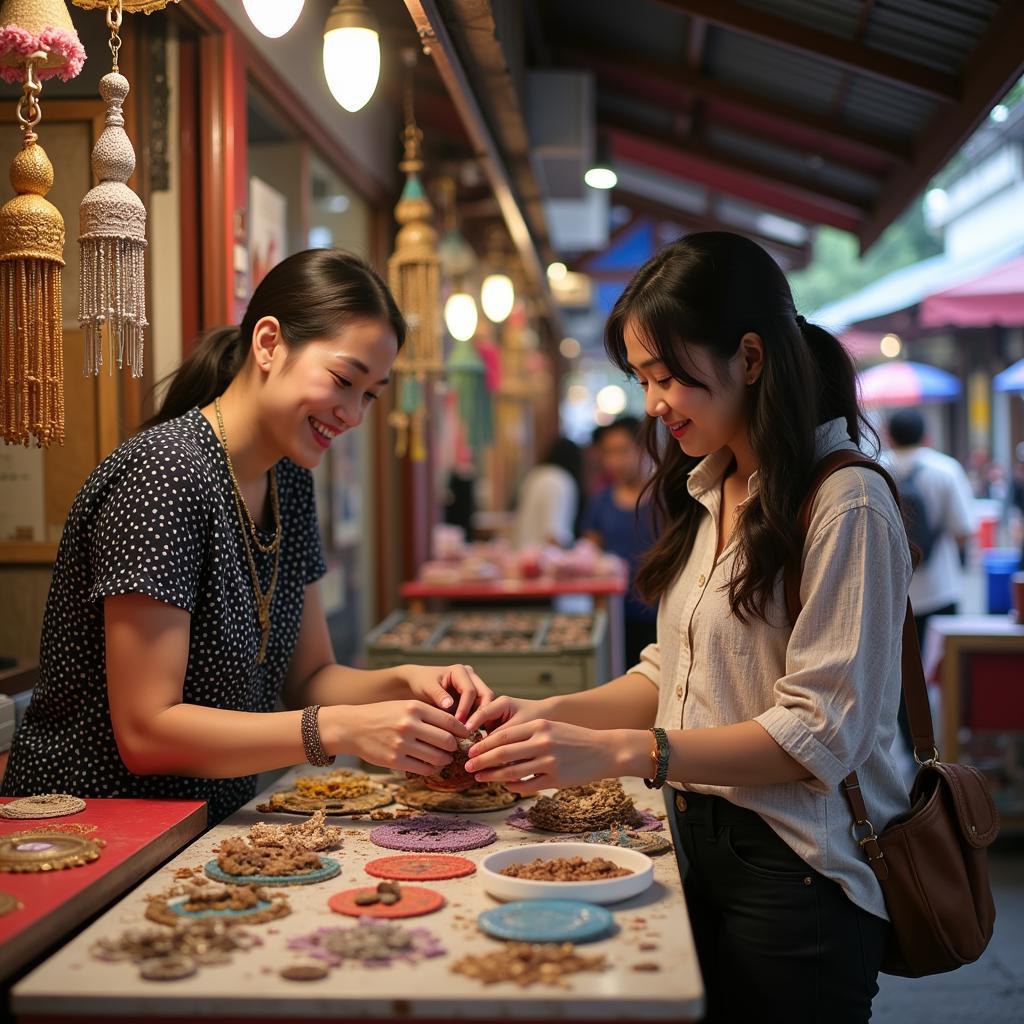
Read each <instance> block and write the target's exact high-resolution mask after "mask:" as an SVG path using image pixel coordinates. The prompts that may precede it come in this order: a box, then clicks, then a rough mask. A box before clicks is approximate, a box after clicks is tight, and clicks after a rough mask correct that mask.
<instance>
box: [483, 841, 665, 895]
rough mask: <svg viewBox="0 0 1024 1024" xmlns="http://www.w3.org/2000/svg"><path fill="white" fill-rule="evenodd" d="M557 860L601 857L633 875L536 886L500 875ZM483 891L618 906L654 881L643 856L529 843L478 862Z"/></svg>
mask: <svg viewBox="0 0 1024 1024" xmlns="http://www.w3.org/2000/svg"><path fill="white" fill-rule="evenodd" d="M558 857H583V858H585V859H587V860H589V859H591V858H593V857H603V858H604V859H605V860H610V861H611V862H612V863H613V864H618V865H619V866H620V867H624V868H628V869H629V870H630V871H631V872H632V874H629V875H623V876H622V877H621V878H606V879H603V880H602V881H598V882H537V881H534V880H533V879H529V878H511V877H510V876H508V875H503V874H501V869H502V868H507V867H508V866H509V865H510V864H529V863H530V861H533V860H537V858H540V859H541V860H554V859H555V858H558ZM479 877H480V879H481V881H482V882H483V886H484V889H486V890H487V892H489V893H490V894H491V895H492V896H495V897H497V898H498V899H499V900H547V899H552V900H583V901H585V902H587V903H618V902H619V901H620V900H628V899H629V898H630V897H631V896H636V895H637V893H641V892H643V891H644V890H645V889H646V888H647V887H648V886H649V885H650V884H651V882H653V881H654V863H653V861H652V860H651V858H650V857H648V856H647V854H645V853H637V851H636V850H627V849H624V848H622V847H618V846H603V845H601V844H599V843H531V844H529V845H528V846H517V847H515V848H513V849H509V850H498V851H497V852H496V853H491V854H488V855H487V856H486V857H484V859H483V860H482V861H481V862H480V870H479Z"/></svg>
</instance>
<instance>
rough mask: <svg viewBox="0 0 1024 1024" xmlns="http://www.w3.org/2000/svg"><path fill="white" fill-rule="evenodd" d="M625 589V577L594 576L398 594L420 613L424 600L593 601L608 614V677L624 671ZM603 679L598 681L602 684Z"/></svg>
mask: <svg viewBox="0 0 1024 1024" xmlns="http://www.w3.org/2000/svg"><path fill="white" fill-rule="evenodd" d="M628 588H629V583H628V580H627V579H626V576H625V574H623V575H621V576H595V577H591V578H584V579H567V580H559V579H553V578H551V577H547V576H541V577H538V578H536V579H505V580H469V581H465V582H460V583H423V582H421V581H420V580H411V581H409V582H407V583H403V584H402V585H401V587H399V590H398V592H399V594H400V595H401V596H402V597H403V598H404V599H405V600H406V601H408V602H409V608H410V610H412V611H414V612H423V611H425V610H426V608H427V602H428V601H437V602H476V601H487V602H496V601H498V602H504V603H505V604H509V605H514V604H515V602H516V601H534V600H539V601H551V600H554V599H555V598H556V597H567V596H569V595H574V594H582V595H586V596H589V597H592V598H593V599H594V607H595V608H598V609H604V610H605V611H606V612H607V614H608V635H609V644H610V662H611V674H612V677H613V678H614V677H615V676H618V675H621V674H622V673H623V672H624V671H625V667H626V666H625V654H624V643H625V638H624V635H623V617H622V601H623V598H624V596H625V594H626V591H627V590H628ZM604 681H605V680H602V682H604Z"/></svg>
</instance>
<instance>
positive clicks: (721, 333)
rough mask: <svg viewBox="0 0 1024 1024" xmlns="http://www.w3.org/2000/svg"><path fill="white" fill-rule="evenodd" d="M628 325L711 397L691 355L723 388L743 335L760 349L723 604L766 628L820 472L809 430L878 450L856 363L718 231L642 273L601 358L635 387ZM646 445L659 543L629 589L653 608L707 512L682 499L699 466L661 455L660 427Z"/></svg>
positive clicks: (784, 285)
mask: <svg viewBox="0 0 1024 1024" xmlns="http://www.w3.org/2000/svg"><path fill="white" fill-rule="evenodd" d="M627 325H629V326H630V327H631V328H632V329H633V330H634V331H636V333H637V334H638V335H639V337H640V338H641V339H642V341H643V344H644V347H645V348H646V349H647V350H648V351H649V352H650V353H651V355H653V356H655V357H656V358H658V359H659V360H660V361H661V362H663V363H664V364H665V366H666V367H667V369H668V370H669V372H670V373H671V374H672V376H673V377H674V378H675V379H676V380H678V381H680V382H681V383H683V384H685V385H686V386H687V387H699V388H704V389H705V390H708V391H710V390H711V388H710V387H709V386H708V384H707V383H706V382H705V381H702V380H698V379H696V378H695V377H694V376H693V374H692V373H691V372H687V370H686V368H685V366H684V365H683V362H682V360H681V359H680V354H681V353H682V352H683V351H684V350H685V349H686V348H688V347H689V346H698V347H700V348H702V349H705V350H706V351H707V352H708V353H710V354H711V356H712V357H713V358H714V360H715V362H716V364H717V365H718V366H719V367H720V368H721V370H722V373H721V374H719V376H720V377H721V378H724V366H725V363H726V362H727V361H728V360H729V359H731V358H732V357H733V356H735V354H736V352H737V349H738V348H739V343H740V339H741V338H742V337H743V335H744V334H746V333H747V332H753V333H755V334H757V335H759V336H760V338H761V340H762V342H763V344H764V368H763V371H762V373H761V375H760V377H759V379H758V380H757V382H756V383H755V384H754V385H753V386H751V387H750V388H749V391H748V396H747V402H748V407H747V417H748V429H749V436H750V444H751V447H752V449H753V452H754V455H755V456H756V458H757V463H758V488H757V491H756V493H755V494H754V496H753V497H752V499H751V500H750V502H749V503H748V504H747V505H746V506H745V507H744V508H743V510H742V514H741V516H740V518H739V520H738V522H737V525H736V530H737V539H738V543H739V551H738V556H737V562H736V570H735V572H734V573H733V576H732V578H731V580H730V581H729V604H730V607H731V608H732V611H733V613H734V614H735V615H737V616H738V617H739V618H740V620H741V621H746V619H747V617H748V616H755V617H758V618H761V619H765V620H766V619H767V607H768V603H769V600H770V599H771V597H772V594H773V591H774V589H775V585H776V582H777V580H778V577H779V573H780V572H781V570H782V569H783V567H784V565H785V563H786V562H787V560H788V559H789V558H791V557H799V555H800V545H801V538H800V535H799V530H798V527H797V517H798V513H799V509H800V505H801V503H802V501H803V499H804V497H805V496H806V493H807V490H808V488H809V486H810V483H811V477H812V472H813V469H814V465H815V429H816V428H817V427H818V426H819V424H822V423H825V422H827V421H829V420H832V419H836V418H842V419H844V420H845V421H846V429H847V431H848V433H849V435H850V437H851V439H852V440H853V441H854V443H855V444H857V445H858V446H860V443H861V439H862V438H863V437H864V436H865V435H867V436H868V437H870V438H872V440H873V441H874V444H875V448H876V450H877V436H876V435H875V433H874V431H873V430H872V428H871V426H870V424H869V423H868V422H867V420H865V419H864V417H863V415H862V414H861V411H860V408H859V406H858V403H857V384H856V373H855V370H854V366H853V362H852V361H851V359H850V356H849V354H848V353H847V352H846V349H844V348H843V346H842V345H841V344H840V343H839V341H838V340H837V339H836V338H834V337H833V336H832V335H831V334H829V333H828V331H826V330H824V329H822V328H821V327H817V326H815V325H814V324H810V323H807V322H806V321H805V320H804V319H803V317H799V316H797V313H796V308H795V306H794V304H793V295H792V292H791V291H790V288H789V283H788V282H787V281H786V277H785V275H784V274H783V272H782V270H781V269H780V268H779V266H778V264H776V262H775V261H774V260H773V259H772V258H771V256H769V255H768V253H767V252H765V250H764V249H762V248H761V247H760V246H759V245H757V244H756V243H755V242H752V241H751V240H750V239H748V238H744V237H743V236H742V235H735V234H731V233H729V232H724V231H707V232H700V233H698V234H693V235H687V236H686V237H685V238H681V239H679V240H678V241H677V242H674V243H673V244H672V245H669V246H667V247H666V248H665V249H663V250H662V251H661V252H659V253H658V254H657V255H656V256H654V257H653V258H652V259H650V260H649V261H648V262H647V263H646V264H644V266H643V267H641V268H640V270H639V271H637V273H636V275H635V276H634V277H633V280H632V281H630V283H629V285H628V286H627V287H626V290H625V291H624V292H623V293H622V295H621V296H620V298H619V300H618V302H616V304H615V308H614V309H613V310H612V313H611V317H610V318H609V320H608V324H607V327H606V331H605V348H606V350H607V352H608V355H609V357H610V358H611V360H612V361H613V362H614V363H615V364H616V366H618V367H619V368H620V369H621V370H623V371H624V372H625V373H627V374H629V375H633V373H634V371H633V369H632V368H631V367H630V365H629V360H628V357H627V355H626V342H625V332H626V327H627ZM645 435H646V436H645V442H646V445H647V450H648V452H649V453H650V456H651V458H652V460H653V462H654V466H655V470H656V471H655V473H654V475H653V477H652V478H651V480H650V481H649V483H648V485H647V488H645V490H648V489H649V490H650V492H651V495H652V498H653V508H654V514H655V522H656V535H657V540H656V542H655V544H654V546H653V547H652V548H651V550H650V551H649V552H648V553H647V555H646V557H645V559H644V562H643V564H642V565H641V567H640V569H639V571H638V574H637V579H636V585H637V590H638V592H639V593H640V595H641V596H642V597H643V598H644V599H645V600H647V601H649V602H651V603H654V602H655V601H657V600H658V599H659V598H660V597H661V596H662V595H663V594H664V593H665V591H666V590H667V589H668V587H669V585H670V583H671V582H672V581H673V580H674V579H675V577H676V576H677V575H678V573H679V570H680V569H681V568H682V566H683V563H684V562H685V560H686V558H687V557H688V556H689V554H690V551H691V549H692V547H693V542H694V537H695V536H696V533H697V528H698V526H699V523H700V517H701V515H702V514H704V510H703V508H702V506H701V505H700V504H699V503H698V502H697V501H696V499H695V498H693V497H692V496H691V495H690V493H689V491H688V489H687V477H688V476H689V474H690V472H691V470H693V468H694V467H695V466H696V465H697V463H698V462H700V457H697V456H690V455H687V454H686V453H685V452H684V451H682V449H681V448H680V447H679V446H678V444H676V443H675V442H672V443H665V438H664V435H663V434H661V435H660V436H659V429H658V421H657V420H656V419H651V420H650V421H649V422H648V424H647V426H646V428H645Z"/></svg>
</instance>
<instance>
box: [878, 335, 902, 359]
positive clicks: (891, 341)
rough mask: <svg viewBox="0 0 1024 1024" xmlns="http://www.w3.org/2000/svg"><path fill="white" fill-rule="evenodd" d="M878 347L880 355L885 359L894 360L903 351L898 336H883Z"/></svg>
mask: <svg viewBox="0 0 1024 1024" xmlns="http://www.w3.org/2000/svg"><path fill="white" fill-rule="evenodd" d="M878 347H879V348H880V349H881V350H882V355H883V356H885V357H886V359H895V358H896V357H897V356H898V355H899V354H900V352H901V350H902V349H903V343H902V342H901V341H900V338H899V335H898V334H885V335H883V336H882V340H881V341H880V342H879V345H878Z"/></svg>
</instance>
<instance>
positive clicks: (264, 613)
mask: <svg viewBox="0 0 1024 1024" xmlns="http://www.w3.org/2000/svg"><path fill="white" fill-rule="evenodd" d="M213 408H214V411H215V412H216V413H217V428H218V430H219V431H220V443H221V446H222V447H223V448H224V457H225V458H226V460H227V464H228V475H229V476H230V477H231V490H232V493H233V495H234V499H235V508H236V509H237V510H238V518H239V520H240V522H241V526H242V544H243V546H244V547H245V557H246V559H247V561H248V562H249V573H250V575H251V576H252V586H253V591H254V594H253V596H254V598H255V601H256V618H257V620H258V621H259V624H260V649H259V653H258V654H257V655H256V664H257V665H262V664H263V661H264V659H265V658H266V656H267V641H268V640H269V639H270V604H271V602H272V601H273V600H274V590H275V589H276V587H277V571H278V569H279V568H280V566H281V535H282V530H281V506H280V503H279V501H278V494H277V467H276V466H272V467H271V469H270V507H271V509H272V511H273V515H274V539H273V540H272V541H271V542H270V543H269V544H263V543H262V542H261V541H260V539H259V534H258V532H257V528H256V522H255V520H254V519H253V517H252V513H251V512H250V511H249V506H248V505H246V503H245V498H243V497H242V489H241V488H240V487H239V486H238V478H237V477H236V476H235V467H234V465H233V464H232V462H231V452H230V451H228V436H227V433H226V431H225V430H224V417H223V415H222V414H221V411H220V398H219V397H218V398H215V399H214V400H213ZM247 521H248V524H249V533H251V534H252V541H253V543H254V544H255V545H256V547H257V548H259V550H260V551H262V552H263V554H265V555H270V554H273V556H274V571H273V573H272V574H271V577H270V585H269V586H268V587H267V589H266V591H264V590H263V588H262V587H261V586H260V575H259V572H258V571H257V569H256V560H255V559H254V558H253V554H252V548H251V547H250V546H249V533H247V532H246V529H245V524H246V522H247Z"/></svg>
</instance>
